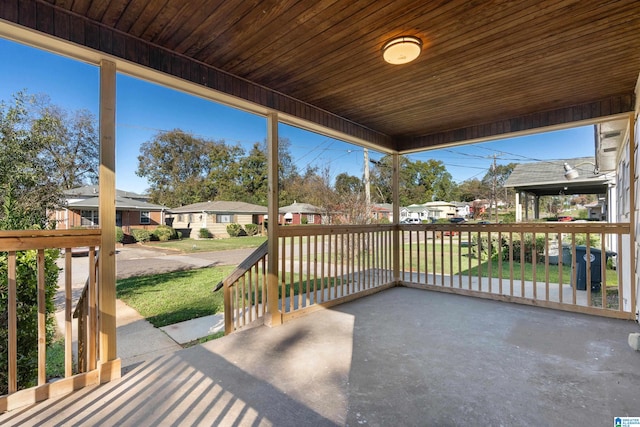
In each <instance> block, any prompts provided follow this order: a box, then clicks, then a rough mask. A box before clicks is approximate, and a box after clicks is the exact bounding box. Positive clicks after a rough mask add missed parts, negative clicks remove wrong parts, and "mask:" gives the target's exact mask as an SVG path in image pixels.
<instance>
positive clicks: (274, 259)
mask: <svg viewBox="0 0 640 427" xmlns="http://www.w3.org/2000/svg"><path fill="white" fill-rule="evenodd" d="M267 162H268V164H269V203H268V208H267V212H268V215H269V220H268V221H269V222H268V229H267V236H268V242H269V243H268V252H267V313H266V315H265V320H264V323H265V325H268V326H277V325H280V324H282V313H281V312H280V310H279V308H278V299H279V295H278V227H279V224H278V222H279V221H278V197H279V196H278V115H277V114H276V113H271V114H268V115H267Z"/></svg>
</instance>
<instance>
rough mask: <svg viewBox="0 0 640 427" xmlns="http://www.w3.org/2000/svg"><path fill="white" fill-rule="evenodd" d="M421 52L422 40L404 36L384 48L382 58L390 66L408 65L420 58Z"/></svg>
mask: <svg viewBox="0 0 640 427" xmlns="http://www.w3.org/2000/svg"><path fill="white" fill-rule="evenodd" d="M421 51H422V40H420V39H419V38H417V37H413V36H402V37H396V38H395V39H393V40H390V41H388V42H386V43H385V44H384V46H382V57H383V58H384V60H385V61H387V62H388V63H389V64H394V65H399V64H406V63H408V62H411V61H413V60H414V59H416V58H417V57H418V56H420V52H421Z"/></svg>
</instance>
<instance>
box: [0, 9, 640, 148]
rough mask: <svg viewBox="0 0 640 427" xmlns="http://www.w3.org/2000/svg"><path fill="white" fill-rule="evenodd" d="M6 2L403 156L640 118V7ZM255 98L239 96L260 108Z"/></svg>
mask: <svg viewBox="0 0 640 427" xmlns="http://www.w3.org/2000/svg"><path fill="white" fill-rule="evenodd" d="M0 1H1V2H2V3H3V7H4V9H5V12H0V18H4V19H8V20H12V21H14V22H17V23H19V24H21V25H26V26H30V27H32V28H36V29H38V30H40V31H45V32H49V33H50V34H53V35H56V36H58V37H60V36H61V33H64V31H60V30H58V29H56V26H61V25H70V26H71V28H69V29H68V30H67V33H69V34H66V38H67V39H70V40H71V39H73V33H74V31H78V30H74V28H75V26H77V25H84V26H85V33H86V32H89V30H90V28H91V25H97V26H98V27H99V32H100V42H101V43H102V41H103V35H102V32H103V31H104V30H105V29H110V30H114V31H113V37H111V36H110V39H113V40H114V43H115V40H116V39H118V40H120V39H122V40H124V43H125V45H126V49H125V48H123V52H124V53H123V54H122V55H123V56H125V54H126V52H128V51H129V45H130V44H131V43H130V41H131V40H137V41H143V42H145V43H148V45H149V46H151V47H152V48H153V47H159V48H162V52H170V53H172V54H174V55H176V54H177V55H178V56H179V57H180V58H182V59H184V58H186V59H188V60H193V61H197V62H198V63H200V64H206V65H207V66H210V67H214V68H215V69H218V70H222V71H224V72H226V73H229V74H231V75H234V76H237V77H239V78H240V79H238V80H237V81H236V83H234V84H242V82H243V81H248V82H252V83H255V84H256V87H261V88H266V89H269V90H272V91H275V92H277V93H280V94H284V95H287V96H288V97H291V98H293V99H295V100H298V101H301V103H302V105H309V106H313V107H315V108H317V110H318V111H326V112H329V113H332V114H333V115H336V116H339V118H341V119H345V121H346V122H348V123H355V124H357V125H359V126H361V127H362V128H364V129H369V130H371V131H373V132H375V133H377V134H381V135H383V136H384V138H379V140H378V141H377V142H378V143H380V144H381V145H384V142H381V141H385V140H386V141H391V142H389V143H388V144H389V147H390V148H396V149H398V150H400V151H402V150H409V149H415V148H419V147H426V146H431V145H437V144H442V143H451V142H455V141H461V140H465V139H470V138H478V137H485V136H490V135H500V134H503V133H508V132H513V131H519V130H526V129H532V128H536V127H539V126H546V125H554V124H562V123H567V122H573V121H576V120H582V119H594V118H598V117H602V116H607V115H610V114H617V113H622V112H628V111H632V109H633V102H634V99H633V91H634V87H635V84H636V81H637V78H638V73H639V72H640V2H639V1H638V0H620V1H610V0H607V1H605V0H589V1H585V0H545V1H539V0H519V1H511V0H478V1H471V0H440V1H433V0H432V1H421V2H418V1H415V0H378V1H365V0H358V1H343V0H318V1H305V0H253V1H240V0H190V1H183V0H153V1H146V0H109V1H107V0H50V1H49V2H44V1H42V0H33V1H29V0H20V1H18V0H0ZM30 4H34V5H35V6H32V7H30V6H29V5H30ZM9 9H15V11H13V12H8V10H9ZM50 10H51V11H53V12H49V11H50ZM30 13H35V14H36V16H35V18H34V20H35V22H29V21H30V20H29V18H28V17H27V16H28V15H29V14H30ZM48 13H49V14H52V16H53V17H52V18H50V19H51V20H52V22H50V23H44V24H43V23H42V22H41V21H43V20H46V19H47V18H44V16H45V15H47V14H48ZM64 14H67V15H68V16H69V17H70V18H69V19H71V21H64V20H63V19H60V16H62V15H64ZM3 15H4V16H3ZM59 22H71V24H59ZM398 35H413V36H417V37H419V38H421V39H422V41H423V43H424V46H423V51H422V54H421V56H420V57H419V58H418V59H417V60H416V61H414V62H412V63H409V64H406V65H399V66H398V65H395V66H394V65H389V64H387V63H385V62H384V61H383V60H382V58H381V48H382V45H383V43H384V42H385V41H387V40H389V39H390V38H392V37H394V36H398ZM62 37H63V38H65V34H62ZM85 37H86V34H85ZM85 44H88V45H91V43H89V42H85ZM93 44H94V45H96V44H97V45H99V46H98V47H97V48H98V49H103V47H102V44H100V43H98V42H95V43H93ZM92 47H96V46H92ZM110 49H111V51H110V52H109V53H111V54H114V53H115V54H118V52H117V48H110ZM108 50H109V49H106V50H105V51H108ZM114 51H115V52H114ZM136 52H137V53H136V55H138V57H141V54H140V52H144V50H141V49H140V48H138V49H137V50H136ZM138 59H139V62H140V63H142V64H146V63H148V64H149V66H152V67H153V66H154V64H153V60H148V61H147V60H145V59H144V58H142V59H140V58H137V59H136V60H138ZM155 66H156V68H160V69H161V71H167V72H169V73H172V74H176V75H179V76H180V75H181V74H180V73H179V72H175V70H173V69H171V67H169V66H165V65H163V64H159V65H155ZM174 68H175V67H174ZM237 82H240V83H237ZM204 83H205V84H207V85H209V86H212V87H213V86H214V85H212V84H210V83H211V82H209V83H207V82H204ZM221 89H222V90H225V89H224V87H222V88H221ZM251 90H252V89H247V90H245V91H244V92H243V90H235V91H234V90H231V89H229V90H228V91H229V92H232V93H234V94H236V95H238V96H245V95H246V97H247V99H252V98H251V96H250V94H247V93H246V92H247V91H249V92H250V91H251ZM258 102H260V101H258ZM264 103H265V104H268V102H267V101H266V100H264ZM290 112H292V114H294V115H299V116H301V117H302V118H305V119H310V120H312V121H313V120H316V119H317V121H319V122H321V121H323V120H320V119H319V118H317V115H316V116H314V115H313V114H311V113H309V112H308V111H306V110H305V109H303V108H297V109H294V110H292V111H290ZM323 124H327V125H329V126H334V123H333V122H331V121H329V122H327V123H323ZM335 126H336V127H339V126H338V125H335Z"/></svg>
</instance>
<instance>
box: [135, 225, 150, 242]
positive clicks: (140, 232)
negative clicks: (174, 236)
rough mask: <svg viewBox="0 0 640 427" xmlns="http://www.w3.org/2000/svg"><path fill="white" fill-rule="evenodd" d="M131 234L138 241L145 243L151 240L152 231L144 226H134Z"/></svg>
mask: <svg viewBox="0 0 640 427" xmlns="http://www.w3.org/2000/svg"><path fill="white" fill-rule="evenodd" d="M131 235H132V236H133V238H134V240H135V241H136V242H140V243H144V242H148V241H149V240H151V233H149V231H148V230H145V229H142V228H134V229H133V230H131Z"/></svg>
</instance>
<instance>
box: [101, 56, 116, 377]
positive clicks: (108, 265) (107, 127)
mask: <svg viewBox="0 0 640 427" xmlns="http://www.w3.org/2000/svg"><path fill="white" fill-rule="evenodd" d="M115 111H116V64H115V62H112V61H108V60H102V61H100V175H99V179H100V182H99V212H98V215H99V222H100V229H101V233H100V262H99V264H98V286H99V289H100V291H99V292H98V313H99V325H98V329H99V337H100V338H99V339H100V351H99V362H100V365H99V366H100V370H101V373H100V382H106V381H110V380H111V379H114V378H118V377H120V363H119V362H120V361H119V359H118V356H117V351H116V257H115V254H116V236H115V228H116V145H115V140H116V139H115V134H116V126H115V125H116V115H115ZM102 371H104V375H103V372H102Z"/></svg>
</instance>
